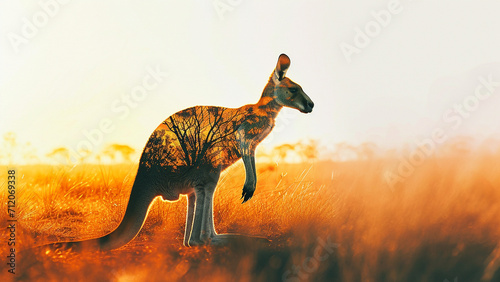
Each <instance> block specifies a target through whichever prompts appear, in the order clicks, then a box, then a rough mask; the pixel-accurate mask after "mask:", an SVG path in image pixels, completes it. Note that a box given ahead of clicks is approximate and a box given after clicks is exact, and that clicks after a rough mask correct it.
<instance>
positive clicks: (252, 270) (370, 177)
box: [0, 143, 500, 281]
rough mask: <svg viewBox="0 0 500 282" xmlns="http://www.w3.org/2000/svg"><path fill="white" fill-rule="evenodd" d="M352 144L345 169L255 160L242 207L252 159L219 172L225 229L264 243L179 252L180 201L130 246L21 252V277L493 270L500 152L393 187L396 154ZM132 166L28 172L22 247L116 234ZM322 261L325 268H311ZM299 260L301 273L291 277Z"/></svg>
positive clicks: (409, 274)
mask: <svg viewBox="0 0 500 282" xmlns="http://www.w3.org/2000/svg"><path fill="white" fill-rule="evenodd" d="M309 145H310V147H309V148H308V150H313V149H314V150H317V149H318V148H313V147H314V145H313V144H312V145H311V144H309ZM289 146H290V148H292V149H295V150H297V148H299V146H296V145H293V144H290V145H289ZM285 147H286V146H285ZM344 147H346V146H345V145H343V146H340V148H344ZM370 148H371V149H370ZM306 149H307V148H306ZM351 149H353V150H354V151H356V150H357V151H358V152H361V153H360V155H358V156H357V157H356V158H353V159H350V160H347V161H336V162H333V161H317V160H316V161H315V160H314V159H311V160H310V161H304V162H301V163H293V164H292V163H288V164H287V163H284V162H282V161H281V162H279V163H278V165H276V164H273V163H257V172H258V175H257V178H258V181H257V190H256V193H255V195H254V197H253V198H252V199H251V200H250V201H249V202H248V203H246V204H243V205H242V204H241V202H240V196H241V189H242V187H243V182H244V179H245V177H244V168H243V165H242V164H241V163H237V164H235V165H234V166H233V167H230V168H229V169H228V170H227V171H226V172H224V173H223V175H222V176H221V180H220V182H219V187H218V189H217V191H216V194H215V198H214V219H215V227H216V230H217V232H219V233H243V234H251V235H259V236H265V237H267V238H269V239H271V240H272V242H271V244H269V246H266V245H262V246H261V245H252V244H250V243H248V244H242V245H232V246H226V247H209V246H207V247H194V248H186V247H184V246H182V238H183V230H184V229H183V228H184V223H185V213H186V199H185V197H181V199H180V200H179V201H176V202H168V201H154V203H153V204H152V205H151V207H150V210H149V213H148V218H147V221H146V223H145V224H144V228H143V230H142V231H141V233H140V234H139V236H138V237H137V238H135V239H134V240H133V241H132V242H131V243H129V244H127V245H126V246H124V247H122V248H119V249H116V250H113V251H109V252H84V253H82V254H80V253H75V252H69V251H64V252H61V253H50V252H45V253H43V252H41V253H36V252H32V251H30V250H27V251H26V252H25V253H21V254H19V256H20V260H19V261H20V265H19V267H18V270H19V271H20V273H23V275H24V277H25V278H26V280H30V281H35V280H50V281H57V280H60V279H61V277H75V278H76V279H77V280H96V279H97V280H108V281H162V280H169V281H175V280H182V281H186V280H198V279H204V280H206V281H221V280H222V281H228V280H235V279H236V280H242V281H254V280H259V279H260V280H262V279H264V278H266V279H267V280H273V281H275V280H281V279H283V277H285V278H287V279H292V278H297V277H304V279H302V278H301V280H303V281H331V280H335V281H410V280H412V279H413V280H419V281H444V280H445V279H448V280H449V281H453V278H454V277H458V280H459V281H477V280H479V278H481V276H482V275H483V274H484V273H485V272H488V271H490V272H491V273H493V274H494V273H495V271H496V273H497V274H496V275H498V270H497V267H498V264H499V263H498V260H499V258H498V255H495V254H497V253H498V248H499V247H498V243H499V241H498V238H500V227H499V226H500V219H499V217H498V215H499V214H500V190H499V189H498V187H500V177H499V174H498V171H499V170H498V160H499V159H500V150H499V149H500V144H496V147H495V148H493V149H492V144H491V143H489V144H488V148H485V147H480V148H479V149H470V148H469V149H468V151H467V152H466V153H464V152H465V151H464V148H463V146H462V147H460V148H458V147H456V146H448V147H446V148H443V150H440V151H438V152H436V154H435V155H434V156H431V157H429V158H427V159H426V160H425V161H424V162H423V163H422V164H421V165H419V166H417V167H415V171H414V172H413V174H412V175H410V176H408V177H406V178H404V179H403V181H401V182H398V183H397V184H396V185H395V186H394V187H389V186H388V185H387V183H386V180H385V174H386V173H387V171H393V170H394V168H395V167H397V164H398V163H399V161H400V159H401V158H399V157H397V156H394V155H393V154H384V155H381V154H377V153H374V152H376V150H375V148H372V147H371V146H369V145H366V144H365V145H363V146H360V147H352V148H351ZM355 149H356V150H355ZM369 149H370V150H369ZM306 151H307V150H306ZM364 151H366V152H369V153H362V152H364ZM136 168H137V164H122V165H106V166H98V165H80V166H76V167H54V166H44V165H37V166H22V167H19V168H18V174H19V178H20V179H21V176H23V178H22V181H20V183H19V188H18V195H17V196H18V199H19V203H18V214H19V228H18V234H17V236H18V242H19V249H21V250H26V249H27V248H29V247H32V246H37V245H41V244H45V243H49V242H55V241H59V240H80V239H86V238H95V237H98V236H102V235H104V234H106V233H108V232H110V231H112V230H113V229H114V228H116V226H117V225H118V223H119V221H120V219H121V217H122V216H123V213H124V210H125V206H126V203H127V200H128V193H129V192H130V188H131V186H132V182H133V179H134V176H135V171H136ZM2 173H5V170H2ZM1 177H4V175H2V176H1ZM4 190H5V189H4ZM4 190H2V194H1V197H2V202H3V203H5V202H6V201H5V199H6V196H7V195H6V194H5V191H4ZM1 216H2V218H1V219H0V220H2V222H6V219H7V218H6V214H5V213H1ZM2 232H5V230H2ZM2 236H4V238H5V234H2ZM325 242H326V243H325ZM331 243H334V244H335V245H333V244H331ZM324 244H330V247H322V246H323V245H324ZM332 246H333V247H332ZM495 249H497V250H496V251H495ZM1 250H2V254H1V255H2V256H3V255H4V253H3V252H5V248H2V249H1ZM315 253H317V254H316V255H317V256H318V257H321V258H324V260H322V261H319V260H318V261H317V263H315V262H314V260H312V259H311V258H314V257H315ZM308 263H310V264H308ZM487 265H490V268H489V270H488V271H487V270H486V268H487ZM294 266H297V267H298V268H297V270H298V271H299V272H298V273H295V274H294V273H293V272H287V271H292V270H293V269H294ZM4 275H5V273H2V274H1V276H2V277H3V276H4ZM206 275H207V276H208V277H206ZM298 275H301V276H298ZM2 277H0V279H2V281H6V280H3V278H2ZM285 280H286V279H285Z"/></svg>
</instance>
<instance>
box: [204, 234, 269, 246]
mask: <svg viewBox="0 0 500 282" xmlns="http://www.w3.org/2000/svg"><path fill="white" fill-rule="evenodd" d="M269 242H271V241H270V240H269V239H267V238H264V237H259V236H248V235H241V234H216V235H214V236H213V237H212V240H211V241H210V245H214V246H223V245H231V244H235V243H246V244H268V243H269Z"/></svg>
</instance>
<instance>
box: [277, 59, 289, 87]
mask: <svg viewBox="0 0 500 282" xmlns="http://www.w3.org/2000/svg"><path fill="white" fill-rule="evenodd" d="M288 67H290V58H289V57H288V56H287V55H285V54H281V55H280V56H279V58H278V63H277V64H276V69H275V70H274V75H275V76H276V78H277V79H278V80H279V81H281V80H283V78H285V74H286V71H287V70H288Z"/></svg>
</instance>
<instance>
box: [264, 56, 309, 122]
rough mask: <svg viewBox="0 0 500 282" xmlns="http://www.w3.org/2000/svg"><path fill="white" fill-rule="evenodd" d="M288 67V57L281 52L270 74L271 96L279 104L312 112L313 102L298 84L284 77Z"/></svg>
mask: <svg viewBox="0 0 500 282" xmlns="http://www.w3.org/2000/svg"><path fill="white" fill-rule="evenodd" d="M288 67H290V58H289V57H288V56H287V55H285V54H281V55H280V56H279V58H278V63H277V64H276V68H275V69H274V73H273V75H272V79H273V82H274V94H273V96H274V97H273V98H274V99H275V100H276V102H278V104H280V105H281V106H284V107H289V108H292V109H297V110H299V111H301V112H303V113H310V112H312V109H313V107H314V103H313V101H312V100H311V98H309V96H307V94H306V93H305V92H304V90H302V87H300V85H298V84H297V83H295V82H293V81H292V80H291V79H289V78H288V77H285V74H286V71H287V70H288Z"/></svg>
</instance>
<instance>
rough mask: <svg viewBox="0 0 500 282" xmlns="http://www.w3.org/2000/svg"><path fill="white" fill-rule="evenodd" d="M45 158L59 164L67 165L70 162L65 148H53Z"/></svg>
mask: <svg viewBox="0 0 500 282" xmlns="http://www.w3.org/2000/svg"><path fill="white" fill-rule="evenodd" d="M46 156H47V157H49V158H51V159H53V160H55V161H56V162H59V163H66V164H69V163H70V161H71V160H70V154H69V150H68V149H67V148H65V147H58V148H55V149H54V150H52V151H51V152H50V153H48V154H47V155H46Z"/></svg>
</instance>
